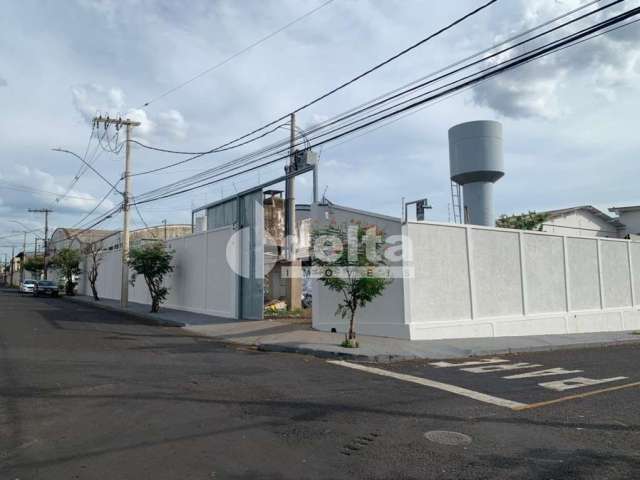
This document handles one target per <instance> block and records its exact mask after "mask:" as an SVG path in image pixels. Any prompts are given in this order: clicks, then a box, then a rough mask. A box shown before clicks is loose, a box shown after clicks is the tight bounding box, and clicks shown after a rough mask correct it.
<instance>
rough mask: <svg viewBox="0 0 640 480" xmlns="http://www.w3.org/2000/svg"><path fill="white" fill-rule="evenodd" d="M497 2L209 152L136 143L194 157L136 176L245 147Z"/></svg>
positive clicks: (486, 5) (473, 11)
mask: <svg viewBox="0 0 640 480" xmlns="http://www.w3.org/2000/svg"><path fill="white" fill-rule="evenodd" d="M497 1H498V0H490V1H489V2H487V3H485V4H483V5H481V6H480V7H478V8H476V9H474V10H472V11H470V12H469V13H467V14H465V15H463V16H462V17H459V18H457V19H456V20H454V21H453V22H451V23H449V24H448V25H446V26H445V27H442V28H440V29H439V30H437V31H436V32H434V33H431V34H429V35H427V36H426V37H424V38H422V39H420V40H419V41H417V42H415V43H413V44H412V45H409V46H408V47H406V48H404V49H403V50H401V51H399V52H397V53H396V54H394V55H392V56H391V57H389V58H387V59H385V60H383V61H382V62H380V63H378V64H376V65H374V66H373V67H371V68H369V69H367V70H365V71H364V72H362V73H360V74H358V75H356V76H355V77H353V78H351V79H349V80H347V81H345V82H343V83H341V84H340V85H338V86H337V87H334V88H333V89H331V90H329V91H327V92H325V93H323V94H321V95H320V96H318V97H316V98H314V99H313V100H310V101H308V102H307V103H305V104H303V105H301V106H299V107H297V108H296V109H294V110H293V111H291V112H289V113H286V114H284V115H281V116H280V117H278V118H276V119H275V120H272V121H270V122H269V123H267V124H265V125H263V126H261V127H259V128H257V129H255V130H252V131H251V132H249V133H246V134H244V135H242V136H240V137H238V138H235V139H233V140H231V141H229V142H226V143H224V144H222V145H219V146H217V147H214V148H212V149H210V150H207V151H203V152H184V151H176V150H167V149H161V148H154V147H149V146H147V145H143V144H141V143H138V144H139V145H140V146H142V147H145V148H151V149H154V150H157V151H164V152H166V153H175V154H183V155H194V156H193V157H192V158H188V159H186V160H182V161H179V162H176V163H172V164H169V165H165V166H164V167H160V168H159V169H153V170H148V171H146V172H140V173H138V175H143V174H147V173H153V172H155V171H159V170H160V169H166V168H171V167H173V166H176V165H181V164H184V163H186V162H189V161H192V160H195V159H196V158H199V157H201V156H203V155H208V154H211V153H216V152H220V151H224V150H229V149H231V148H237V147H240V146H242V145H246V144H247V143H250V142H253V141H255V140H257V139H259V138H262V137H264V136H265V135H264V134H263V135H260V136H259V137H256V138H252V139H250V140H248V141H246V142H242V143H241V144H238V145H234V144H237V143H238V142H239V141H241V140H244V139H246V138H248V137H251V136H253V135H255V134H257V133H259V132H261V131H262V130H264V129H266V128H269V127H272V126H274V125H276V124H278V123H280V122H282V121H284V120H286V119H288V118H289V116H290V115H291V114H292V113H298V112H301V111H302V110H304V109H306V108H309V107H310V106H312V105H314V104H316V103H318V102H320V101H322V100H324V99H326V98H327V97H329V96H331V95H333V94H335V93H337V92H339V91H340V90H343V89H344V88H346V87H348V86H349V85H352V84H354V83H355V82H357V81H359V80H361V79H362V78H364V77H366V76H367V75H370V74H371V73H373V72H375V71H376V70H379V69H380V68H382V67H384V66H385V65H387V64H389V63H391V62H392V61H394V60H397V59H398V58H400V57H402V56H403V55H406V54H407V53H409V52H411V51H412V50H415V49H416V48H418V47H420V46H422V45H424V44H425V43H427V42H428V41H430V40H432V39H434V38H435V37H437V36H439V35H442V34H443V33H445V32H447V31H448V30H450V29H452V28H453V27H455V26H456V25H459V24H460V23H462V22H464V21H465V20H467V19H469V18H470V17H472V16H474V15H476V14H478V13H479V12H481V11H482V10H484V9H486V8H488V7H489V6H491V5H493V4H494V3H496V2H497ZM278 128H280V126H279V125H278V126H276V127H275V128H274V129H272V130H270V131H269V132H268V133H271V132H273V131H275V130H276V129H278ZM232 145H233V146H232Z"/></svg>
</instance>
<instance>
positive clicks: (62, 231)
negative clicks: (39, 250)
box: [47, 228, 116, 257]
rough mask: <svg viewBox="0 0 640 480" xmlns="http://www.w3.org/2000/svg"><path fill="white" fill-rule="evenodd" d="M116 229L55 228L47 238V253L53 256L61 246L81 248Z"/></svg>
mask: <svg viewBox="0 0 640 480" xmlns="http://www.w3.org/2000/svg"><path fill="white" fill-rule="evenodd" d="M115 232H116V230H86V229H82V228H56V229H55V230H54V231H53V233H52V234H51V237H50V239H49V243H48V246H47V255H48V256H50V257H53V256H54V255H55V254H56V253H57V252H59V251H60V250H62V249H63V248H72V249H76V250H82V249H83V248H84V246H86V245H89V244H90V243H93V242H96V241H98V240H101V239H103V238H105V237H107V236H109V235H111V234H113V233H115Z"/></svg>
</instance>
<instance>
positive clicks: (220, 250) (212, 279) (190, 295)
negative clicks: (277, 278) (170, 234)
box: [78, 227, 238, 318]
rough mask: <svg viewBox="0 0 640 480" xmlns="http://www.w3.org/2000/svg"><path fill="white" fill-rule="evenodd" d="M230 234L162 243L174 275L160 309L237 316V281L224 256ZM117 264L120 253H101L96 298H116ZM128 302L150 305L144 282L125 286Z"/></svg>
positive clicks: (83, 285) (86, 288)
mask: <svg viewBox="0 0 640 480" xmlns="http://www.w3.org/2000/svg"><path fill="white" fill-rule="evenodd" d="M233 233H234V231H233V229H232V228H231V227H222V228H219V229H216V230H209V231H206V232H202V233H198V234H195V235H190V236H187V237H181V238H176V239H172V240H168V241H167V242H166V243H167V246H168V248H169V249H172V250H174V251H175V253H174V257H173V265H174V271H173V273H171V274H169V275H168V276H167V277H166V278H165V285H166V286H167V287H168V288H169V295H168V297H167V301H166V303H165V304H163V305H164V306H166V307H170V308H176V309H180V310H187V311H192V312H197V313H206V314H209V315H216V316H220V317H227V318H235V317H236V316H237V278H236V275H235V273H234V271H233V270H232V268H231V266H230V265H229V264H228V262H227V256H226V253H227V245H228V243H229V240H230V239H231V237H232V235H233ZM231 245H232V246H231V247H230V253H231V257H232V259H236V258H237V253H238V252H237V249H236V248H235V244H233V242H232V243H231ZM88 261H90V260H88ZM120 262H121V253H120V251H107V252H104V253H103V260H102V262H101V264H100V267H99V268H100V269H99V273H98V280H97V282H96V285H97V290H98V295H99V296H100V297H103V298H110V299H119V298H120V285H121V283H120V282H121V280H120V279H121V266H120V265H121V263H120ZM88 267H90V265H86V267H85V269H84V271H85V272H86V271H87V269H88ZM81 277H82V278H81V280H80V282H79V286H78V288H79V291H80V292H82V293H83V294H85V295H91V286H90V285H89V282H88V281H87V280H86V273H84V274H83V275H81ZM129 301H131V302H138V303H144V304H148V305H149V304H150V303H151V299H150V297H149V293H148V290H147V286H146V284H145V282H144V278H142V277H138V279H137V281H136V284H135V287H133V286H131V285H129Z"/></svg>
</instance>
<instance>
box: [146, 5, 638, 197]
mask: <svg viewBox="0 0 640 480" xmlns="http://www.w3.org/2000/svg"><path fill="white" fill-rule="evenodd" d="M639 13H640V8H635V9H632V10H629V11H627V12H624V13H622V14H620V15H618V16H616V17H613V18H611V19H608V20H605V21H603V22H600V23H598V24H596V25H594V26H592V27H588V28H585V29H583V30H581V31H579V32H577V33H574V34H571V35H567V36H566V37H563V38H561V39H560V40H557V41H554V42H551V43H549V44H547V45H545V46H543V47H540V48H537V49H535V51H534V53H530V52H527V53H526V54H523V55H521V56H520V57H516V59H511V60H508V61H506V62H502V63H501V64H498V65H496V66H493V67H490V68H489V69H487V70H491V71H488V72H485V73H482V72H481V73H482V75H480V76H478V77H477V78H473V79H471V80H467V81H466V82H463V83H462V84H460V85H455V86H453V87H451V88H450V89H449V90H447V91H445V92H441V93H438V94H435V95H433V96H431V97H428V98H426V99H424V98H423V99H421V100H418V101H416V102H414V103H412V104H410V105H408V106H405V107H402V108H401V109H399V110H396V111H393V112H390V113H386V114H384V116H382V117H381V118H377V119H374V120H371V121H369V122H368V123H365V124H363V125H360V126H357V127H354V128H352V129H351V130H349V131H347V132H343V133H340V134H337V135H335V136H333V137H331V138H329V139H325V140H323V141H320V142H318V143H315V144H313V145H312V147H316V146H319V145H322V144H326V143H329V142H331V141H333V140H336V139H338V138H341V137H343V136H346V135H348V134H350V133H352V132H355V131H358V130H361V129H363V128H366V127H368V126H370V125H373V124H375V123H377V122H379V121H381V120H384V119H387V118H390V117H392V116H395V115H398V114H399V113H403V112H406V111H409V110H411V109H414V108H415V107H417V106H419V105H423V104H425V103H427V102H429V101H431V100H433V99H436V98H440V97H442V96H444V95H446V94H449V93H453V92H456V91H458V90H461V89H463V88H466V87H468V86H471V85H474V84H476V83H478V82H479V81H482V80H485V79H488V78H492V77H494V76H496V75H498V74H500V73H502V72H505V71H507V70H510V69H512V68H515V67H517V66H520V65H523V64H525V63H529V62H531V61H533V60H535V59H537V58H540V57H543V56H546V55H548V54H550V53H553V52H555V51H558V50H560V49H564V48H568V47H569V46H573V45H577V44H578V42H577V41H576V40H580V39H582V38H584V37H587V36H590V35H591V34H593V33H595V32H598V31H600V30H602V29H605V28H607V27H609V26H612V25H615V24H617V23H620V22H622V21H624V20H626V19H628V18H630V17H632V16H636V15H638V14H639ZM631 23H635V22H629V23H628V24H626V25H623V26H628V25H630V24H631ZM623 26H621V27H620V28H622V27H623ZM611 30H613V29H610V30H609V31H611ZM594 37H595V36H593V37H591V38H594ZM585 41H586V40H585ZM579 43H582V42H579ZM505 64H506V65H505ZM286 157H287V155H285V156H283V157H281V158H276V159H275V160H271V161H269V162H266V163H263V164H260V165H257V166H254V167H252V168H250V169H247V170H244V171H242V172H237V173H234V174H232V175H229V176H227V177H224V178H222V179H217V180H214V181H213V182H209V183H206V184H200V185H196V186H192V187H190V188H186V189H183V190H180V191H175V192H171V193H169V194H167V195H163V196H158V197H157V198H148V199H143V200H138V199H137V200H136V201H137V202H138V203H147V202H149V201H154V200H156V199H160V198H167V197H169V196H175V195H178V194H181V193H185V192H187V191H191V190H194V189H196V188H202V187H204V186H207V185H210V184H211V183H216V182H219V181H222V180H224V179H228V178H231V177H233V176H237V175H240V174H242V173H246V172H248V171H252V170H255V169H257V168H261V167H263V166H265V165H268V164H270V163H274V162H276V161H278V160H281V159H283V158H286ZM143 195H144V194H143Z"/></svg>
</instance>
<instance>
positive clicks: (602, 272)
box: [404, 223, 640, 339]
mask: <svg viewBox="0 0 640 480" xmlns="http://www.w3.org/2000/svg"><path fill="white" fill-rule="evenodd" d="M404 232H405V234H406V236H407V239H408V240H407V241H408V242H410V244H411V245H413V259H409V258H407V259H406V260H405V268H406V269H413V273H414V275H413V276H412V277H411V278H407V279H406V280H405V289H404V293H405V310H406V317H407V318H406V321H407V323H408V324H409V326H410V332H411V338H412V339H435V338H457V337H459V338H462V337H491V336H515V335H537V334H560V333H574V332H595V331H616V330H629V329H635V328H639V327H640V311H639V306H638V300H639V299H640V290H639V288H640V243H633V242H629V241H625V240H617V239H616V240H614V239H601V238H581V237H568V236H561V235H550V234H545V233H540V232H524V231H517V230H505V229H496V228H488V227H476V226H464V225H451V224H435V223H409V224H407V225H406V226H405V227H404Z"/></svg>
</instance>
